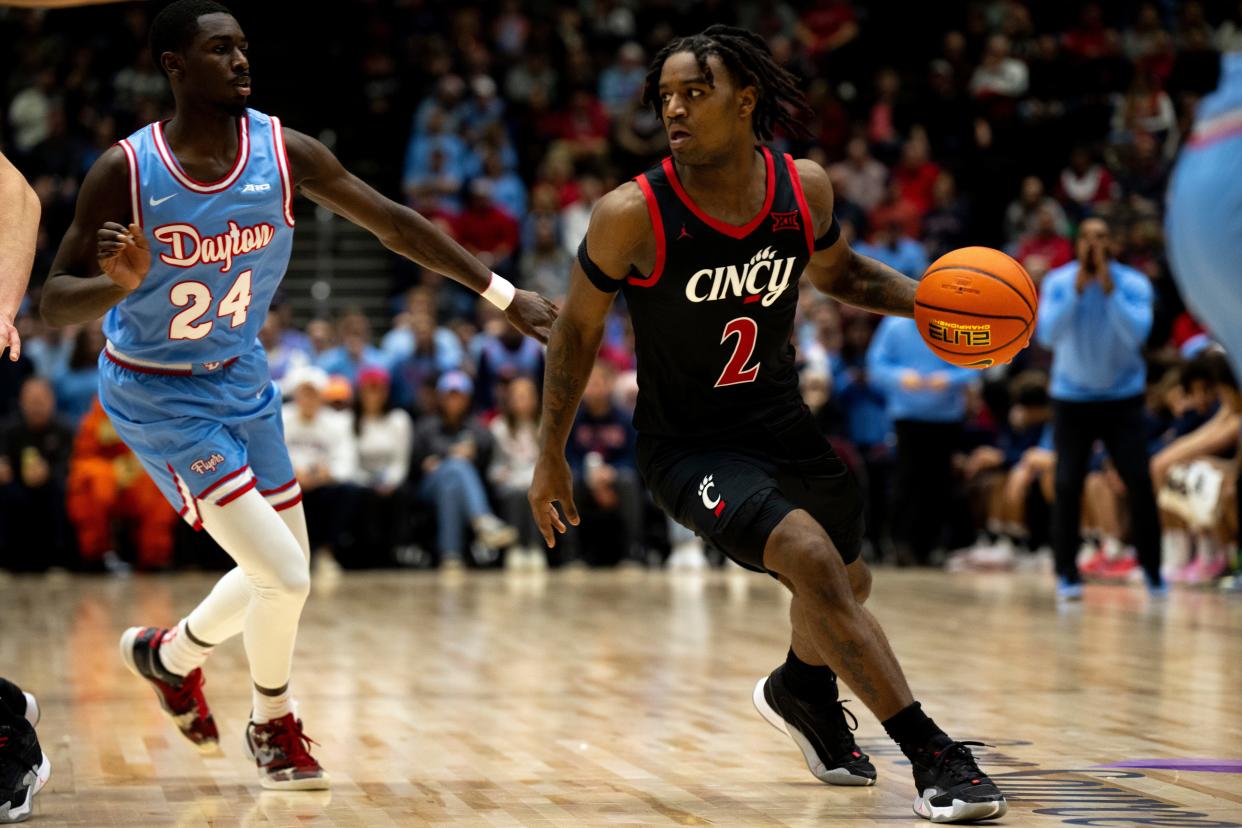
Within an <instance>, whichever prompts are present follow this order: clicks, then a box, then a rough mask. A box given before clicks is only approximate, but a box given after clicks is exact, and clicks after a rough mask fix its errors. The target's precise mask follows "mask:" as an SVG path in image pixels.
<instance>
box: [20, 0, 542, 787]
mask: <svg viewBox="0 0 1242 828" xmlns="http://www.w3.org/2000/svg"><path fill="white" fill-rule="evenodd" d="M150 41H151V49H152V55H153V57H154V58H155V60H156V63H157V64H158V65H159V66H160V67H161V68H162V69H163V71H164V72H165V73H166V74H167V75H168V77H169V80H170V82H171V84H172V91H173V97H174V99H175V101H176V113H175V115H174V117H173V118H172V119H171V120H169V121H166V122H163V123H155V124H150V125H148V126H146V127H144V128H143V129H140V130H139V131H138V132H136V133H134V134H133V135H131V136H129V137H128V138H126V139H124V140H122V141H120V142H119V143H118V144H117V145H116V146H114V147H112V148H111V149H110V150H108V151H107V152H106V153H104V155H103V156H101V158H100V159H99V161H98V162H96V163H95V165H94V166H93V167H92V168H91V170H90V172H89V173H88V174H87V176H86V180H85V181H84V182H83V184H82V189H81V194H80V196H79V199H78V204H77V211H76V215H75V216H74V221H73V224H72V226H71V227H70V228H69V230H68V232H67V233H66V235H65V238H64V240H63V241H62V243H61V246H60V249H59V251H58V253H57V256H56V260H55V262H54V264H53V266H52V275H51V277H50V278H49V279H48V282H47V284H46V287H45V288H44V293H43V300H42V312H43V315H44V318H45V319H46V320H47V321H48V322H50V323H51V324H54V325H67V324H71V323H79V322H85V321H87V320H89V319H94V318H97V317H98V316H100V315H101V314H103V313H105V312H106V313H107V316H106V319H105V323H104V331H105V333H106V335H107V339H108V342H107V347H106V350H105V351H104V352H103V353H102V354H101V356H100V388H99V393H100V400H101V401H102V403H103V406H104V409H105V410H106V411H107V413H108V416H109V417H110V418H111V420H112V423H113V424H114V426H115V427H116V430H117V433H118V434H120V436H121V437H122V438H123V439H124V440H125V442H126V443H127V444H128V445H129V446H130V447H131V448H132V449H133V450H134V452H135V454H137V455H138V457H139V459H141V461H142V463H143V465H144V466H145V468H146V470H147V471H148V472H149V473H150V475H151V477H152V478H153V479H154V480H155V481H156V482H157V483H158V485H159V486H160V488H161V489H162V490H163V492H164V494H165V496H167V498H168V500H169V501H170V502H171V503H172V504H173V506H174V508H176V509H178V510H179V511H180V513H181V514H182V516H184V517H185V519H186V520H187V521H189V522H190V523H191V524H193V525H194V526H195V527H201V528H203V529H206V530H207V532H208V533H209V534H210V535H211V536H212V537H213V538H214V539H215V540H216V541H217V542H218V543H219V544H220V546H221V547H222V548H223V549H224V550H225V551H226V552H228V553H229V555H230V556H232V558H233V559H234V560H235V561H236V562H237V567H236V568H235V569H233V570H232V571H230V572H229V573H228V574H226V575H225V576H224V577H223V578H222V579H221V580H220V581H219V583H217V584H216V586H215V588H214V589H213V590H212V592H211V594H210V595H209V596H208V597H207V598H206V599H205V600H204V601H203V602H202V603H201V604H199V605H198V606H197V607H195V608H194V610H193V611H191V612H190V614H189V615H187V616H186V617H185V618H183V619H182V620H181V621H180V622H179V623H178V624H177V625H176V626H175V627H172V628H169V629H164V628H160V627H135V628H132V629H130V630H127V631H126V632H125V634H124V635H123V636H122V639H121V655H122V658H123V659H124V661H125V664H126V665H127V666H128V667H129V668H130V669H131V670H132V671H134V672H135V673H137V674H138V675H140V676H142V677H143V678H145V679H146V680H147V681H149V682H150V683H151V684H152V685H153V686H154V688H155V690H156V693H157V695H158V697H159V699H160V702H161V704H162V705H163V707H164V709H165V711H166V712H167V713H168V714H169V715H170V716H171V717H172V718H173V719H174V721H175V722H176V724H177V726H178V727H179V728H180V729H181V732H182V733H183V734H184V735H185V736H186V737H187V738H189V739H190V741H192V742H193V743H194V744H195V745H196V746H198V747H199V748H200V749H201V750H204V751H214V750H216V748H217V742H218V733H217V730H216V726H215V723H214V721H213V719H212V716H211V713H210V711H209V709H208V706H207V702H206V699H205V698H204V695H203V689H202V688H203V675H202V671H201V669H200V665H201V664H202V663H203V662H204V661H205V660H206V658H207V656H208V655H209V654H210V653H211V651H212V648H213V647H214V646H215V645H217V644H219V643H220V642H222V641H224V640H225V639H228V638H230V637H232V636H234V635H236V634H237V633H241V634H242V638H243V641H244V642H245V647H246V655H247V658H248V660H249V662H250V674H251V678H252V679H253V682H254V693H253V710H252V713H251V720H250V723H249V725H248V727H247V729H246V744H247V746H248V748H249V750H250V752H251V754H252V755H253V756H254V758H255V760H256V763H257V765H258V769H259V776H260V779H261V781H262V784H263V786H264V787H266V788H278V789H317V788H325V787H327V785H328V778H327V775H326V774H325V773H324V771H323V769H322V767H320V765H319V763H318V762H317V761H316V760H315V759H314V757H313V756H311V754H310V751H309V747H308V746H309V740H308V739H307V738H306V737H305V736H304V735H303V732H302V723H301V720H300V719H299V718H298V717H297V715H296V711H295V710H294V708H293V705H292V701H291V698H290V694H289V676H290V668H291V660H292V656H293V647H294V641H295V638H296V635H297V627H298V618H299V616H300V615H301V612H302V605H303V603H304V602H305V600H306V596H307V593H308V591H309V588H310V582H309V577H310V576H309V557H310V550H309V544H308V541H307V533H306V520H305V516H304V514H303V510H302V505H301V492H300V490H299V488H298V483H297V480H296V479H295V477H294V473H293V468H292V466H291V464H290V462H289V456H288V453H287V452H286V449H285V442H284V434H283V429H282V426H281V415H280V396H279V394H278V393H277V391H276V388H275V386H274V385H273V384H272V381H271V378H270V376H269V373H268V368H267V361H266V358H265V355H264V352H263V349H262V347H261V346H260V344H259V343H258V341H257V334H258V332H259V328H260V327H261V326H262V324H263V320H264V317H265V316H266V315H267V312H268V305H269V303H270V302H271V299H272V294H273V292H274V291H275V290H276V286H277V284H278V283H279V282H280V280H281V278H282V277H283V276H284V272H285V267H286V265H287V264H288V261H289V251H290V247H291V244H292V236H293V224H294V217H293V210H292V199H293V194H294V192H295V191H298V190H300V191H301V192H302V193H303V194H304V195H306V196H307V197H308V198H310V199H311V200H312V201H314V202H316V203H317V204H320V205H322V206H324V207H327V208H329V209H330V210H332V211H334V212H335V213H337V214H339V215H341V216H344V217H345V218H347V219H349V220H351V221H353V222H354V223H356V224H358V225H360V226H362V227H365V228H367V229H368V230H370V231H371V232H373V233H374V234H375V235H376V237H378V238H379V239H380V240H381V241H382V242H383V243H384V244H385V245H386V246H387V247H388V248H390V249H391V250H393V251H394V252H396V253H399V254H401V255H403V256H405V257H407V258H409V259H411V260H413V261H416V262H418V263H419V264H421V265H423V266H424V267H427V268H429V269H431V270H436V271H439V272H441V273H445V274H447V275H448V276H451V277H452V278H454V279H456V280H457V281H459V282H461V283H462V284H464V285H466V286H468V287H471V288H473V289H474V290H476V291H478V292H479V293H481V294H483V296H484V297H485V298H487V299H489V300H490V301H492V302H493V303H494V304H496V305H497V306H498V307H500V308H501V309H502V310H503V311H504V312H505V315H506V316H507V318H508V319H509V321H510V322H511V323H512V324H513V325H515V326H516V327H517V328H518V329H519V330H521V331H522V332H523V333H526V334H528V335H532V336H535V337H537V338H539V339H540V340H542V341H546V334H547V331H548V328H549V326H550V325H551V323H552V321H553V320H554V318H555V315H556V309H555V307H554V306H553V305H551V304H550V303H549V302H548V301H547V300H545V299H544V298H543V297H541V296H538V295H536V294H533V293H529V292H527V291H521V290H515V289H514V287H513V286H512V285H511V284H509V283H508V282H506V281H505V280H504V279H502V278H500V277H498V276H496V275H494V274H492V273H490V272H489V270H488V269H487V268H486V267H485V266H484V265H483V264H481V263H480V262H479V261H477V260H476V259H474V258H473V257H472V256H470V255H469V254H467V253H466V251H465V250H463V249H462V248H461V247H460V246H459V245H457V244H456V243H455V242H454V241H452V240H451V239H450V238H448V237H447V236H445V235H444V234H443V233H441V232H440V231H438V230H437V229H436V228H434V227H433V226H432V225H431V224H430V223H429V222H427V221H426V220H425V219H424V218H423V217H422V216H420V215H418V214H417V213H415V212H414V211H412V210H409V209H407V208H405V207H402V206H400V205H398V204H396V203H394V202H392V201H390V200H389V199H387V198H384V197H383V196H381V195H380V194H379V193H377V192H376V191H375V190H373V189H372V188H371V187H369V186H367V185H366V184H365V183H363V182H362V181H360V180H359V179H358V178H356V177H354V176H353V175H351V174H350V173H349V172H347V171H346V170H345V169H344V168H343V167H342V166H341V165H340V163H339V162H338V161H337V160H336V158H334V157H333V156H332V154H331V153H330V152H329V151H328V150H327V149H326V148H325V147H324V146H323V145H322V144H321V143H319V142H318V141H316V140H314V139H312V138H309V137H307V136H306V135H302V134H301V133H298V132H294V131H293V130H288V129H284V128H283V127H282V125H281V123H280V121H279V119H277V118H274V117H271V116H268V115H264V114H262V113H259V112H256V111H254V110H251V109H247V108H246V98H247V96H248V95H249V94H250V66H249V61H248V59H247V55H246V53H247V48H248V47H247V42H246V36H245V34H244V33H243V32H242V30H241V27H240V26H239V25H238V23H237V20H235V19H234V18H233V16H232V15H231V14H230V13H229V11H228V10H227V9H226V8H224V7H223V6H221V5H220V4H218V3H215V2H210V0H178V2H175V3H173V4H172V5H170V6H168V7H167V8H165V9H164V10H163V11H161V12H160V13H159V15H157V16H156V18H155V20H154V21H152V24H151V32H150Z"/></svg>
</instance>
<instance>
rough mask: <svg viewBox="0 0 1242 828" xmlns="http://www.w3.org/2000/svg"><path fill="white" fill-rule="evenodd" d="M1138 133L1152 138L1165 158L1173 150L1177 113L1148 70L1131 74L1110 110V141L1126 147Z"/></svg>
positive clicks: (1175, 138) (1175, 137)
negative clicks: (1111, 114)
mask: <svg viewBox="0 0 1242 828" xmlns="http://www.w3.org/2000/svg"><path fill="white" fill-rule="evenodd" d="M1140 134H1146V135H1150V136H1151V137H1152V138H1153V139H1155V142H1156V145H1157V147H1161V150H1160V154H1161V155H1163V156H1165V157H1171V156H1172V154H1173V153H1174V152H1176V150H1177V111H1176V110H1175V109H1174V108H1173V100H1172V99H1171V98H1170V97H1169V93H1167V92H1165V91H1164V89H1163V88H1162V85H1161V83H1160V81H1159V80H1158V79H1157V78H1155V77H1153V75H1152V73H1151V72H1150V71H1147V70H1141V69H1140V70H1139V71H1137V72H1135V73H1134V80H1133V81H1132V82H1131V84H1130V88H1129V89H1128V90H1127V91H1126V94H1125V96H1124V97H1123V98H1121V99H1120V100H1119V101H1118V102H1117V106H1116V107H1115V108H1114V109H1113V120H1112V141H1113V143H1116V144H1129V143H1132V142H1133V141H1134V140H1135V138H1136V137H1137V136H1138V135H1140Z"/></svg>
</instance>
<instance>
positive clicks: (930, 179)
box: [893, 130, 940, 218]
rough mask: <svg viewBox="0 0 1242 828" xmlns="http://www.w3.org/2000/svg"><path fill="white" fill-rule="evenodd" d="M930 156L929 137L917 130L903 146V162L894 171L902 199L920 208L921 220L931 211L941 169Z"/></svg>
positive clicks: (894, 177)
mask: <svg viewBox="0 0 1242 828" xmlns="http://www.w3.org/2000/svg"><path fill="white" fill-rule="evenodd" d="M929 154H930V147H929V146H928V144H927V136H926V135H925V134H923V132H922V131H920V130H915V131H913V132H912V134H911V135H910V139H909V140H908V141H906V143H905V144H904V145H903V146H902V148H901V161H900V162H899V163H898V164H897V167H896V168H895V169H894V170H893V180H894V181H896V182H897V186H898V187H899V188H900V190H901V197H902V198H903V199H905V200H906V201H908V202H910V203H911V204H913V205H914V206H915V207H916V208H918V211H919V216H920V218H921V217H922V216H923V215H924V214H925V213H926V212H927V211H928V210H930V209H931V206H932V201H933V200H934V193H933V190H934V189H935V186H936V178H937V176H939V175H940V167H939V166H938V165H937V164H936V162H934V161H932V160H931V159H930V158H929V157H928V156H929Z"/></svg>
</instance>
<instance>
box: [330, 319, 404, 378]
mask: <svg viewBox="0 0 1242 828" xmlns="http://www.w3.org/2000/svg"><path fill="white" fill-rule="evenodd" d="M337 330H338V332H339V335H340V340H341V344H340V345H338V346H336V347H335V348H330V349H329V350H327V351H325V352H324V353H322V354H320V355H319V359H318V360H316V364H317V365H318V366H319V367H320V368H322V369H323V370H324V371H325V372H327V373H328V374H330V375H339V376H342V377H345V378H346V379H347V380H349V384H350V385H357V384H358V371H359V370H361V369H362V368H383V369H385V370H387V369H388V367H389V365H390V360H389V358H388V356H387V354H385V353H384V352H383V351H381V350H380V349H379V348H376V347H375V346H374V345H372V344H371V323H370V322H369V321H367V318H366V316H365V315H364V314H363V313H362V312H361V311H348V312H346V313H345V315H344V316H342V317H341V321H340V322H339V323H338V325H337Z"/></svg>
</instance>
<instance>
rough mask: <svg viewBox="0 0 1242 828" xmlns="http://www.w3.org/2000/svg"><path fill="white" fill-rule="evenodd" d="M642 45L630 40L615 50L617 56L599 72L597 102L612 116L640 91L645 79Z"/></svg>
mask: <svg viewBox="0 0 1242 828" xmlns="http://www.w3.org/2000/svg"><path fill="white" fill-rule="evenodd" d="M646 63H647V61H646V58H645V56H644V54H643V47H642V46H640V45H639V44H637V43H635V42H633V41H630V42H628V43H625V44H623V45H622V46H621V48H620V49H618V50H617V57H616V60H614V61H613V62H612V63H611V64H610V65H608V66H606V67H604V71H602V72H600V73H599V102H600V103H601V104H603V106H604V109H606V110H608V114H609V115H611V116H612V117H613V118H617V117H618V116H620V115H621V113H622V112H624V111H625V110H626V109H627V108H628V106H629V105H630V102H631V101H633V100H634V99H635V98H637V97H638V96H639V94H640V93H641V92H642V88H643V82H644V81H645V80H646V79H647V65H646Z"/></svg>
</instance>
